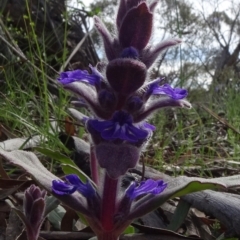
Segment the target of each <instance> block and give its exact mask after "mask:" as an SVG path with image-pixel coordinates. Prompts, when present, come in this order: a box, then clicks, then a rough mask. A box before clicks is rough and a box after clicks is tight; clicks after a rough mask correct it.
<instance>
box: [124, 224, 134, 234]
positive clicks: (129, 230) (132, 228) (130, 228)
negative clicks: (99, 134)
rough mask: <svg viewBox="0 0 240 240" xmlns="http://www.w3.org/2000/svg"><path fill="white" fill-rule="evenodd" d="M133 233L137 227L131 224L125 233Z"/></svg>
mask: <svg viewBox="0 0 240 240" xmlns="http://www.w3.org/2000/svg"><path fill="white" fill-rule="evenodd" d="M131 233H135V228H134V227H133V226H131V225H129V226H128V227H127V228H126V229H125V230H124V234H131Z"/></svg>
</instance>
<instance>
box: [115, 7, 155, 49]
mask: <svg viewBox="0 0 240 240" xmlns="http://www.w3.org/2000/svg"><path fill="white" fill-rule="evenodd" d="M152 21H153V14H152V13H151V12H150V11H149V9H148V6H147V5H146V3H145V2H142V3H141V4H139V5H138V6H137V7H134V8H132V9H131V10H129V11H128V13H127V15H126V16H125V17H124V20H123V22H122V25H121V27H120V31H119V42H120V44H121V46H122V47H123V48H127V47H134V48H136V49H138V50H142V49H143V48H145V47H146V45H147V44H148V42H149V39H150V37H151V34H152Z"/></svg>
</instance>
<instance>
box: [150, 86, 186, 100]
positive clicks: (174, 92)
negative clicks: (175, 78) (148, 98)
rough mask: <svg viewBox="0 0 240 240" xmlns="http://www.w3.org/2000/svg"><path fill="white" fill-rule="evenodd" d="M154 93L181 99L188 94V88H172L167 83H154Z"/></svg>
mask: <svg viewBox="0 0 240 240" xmlns="http://www.w3.org/2000/svg"><path fill="white" fill-rule="evenodd" d="M152 94H153V95H158V94H160V95H161V94H162V95H167V96H169V97H171V98H172V99H175V100H179V99H183V98H185V97H186V96H187V95H188V92H187V90H185V89H182V88H172V87H171V86H170V85H169V84H165V85H163V86H157V85H154V87H153V89H152Z"/></svg>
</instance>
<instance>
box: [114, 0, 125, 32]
mask: <svg viewBox="0 0 240 240" xmlns="http://www.w3.org/2000/svg"><path fill="white" fill-rule="evenodd" d="M126 13H127V4H126V0H120V3H119V7H118V13H117V19H116V25H117V29H118V31H119V29H120V27H121V24H122V20H123V18H124V16H125V15H126Z"/></svg>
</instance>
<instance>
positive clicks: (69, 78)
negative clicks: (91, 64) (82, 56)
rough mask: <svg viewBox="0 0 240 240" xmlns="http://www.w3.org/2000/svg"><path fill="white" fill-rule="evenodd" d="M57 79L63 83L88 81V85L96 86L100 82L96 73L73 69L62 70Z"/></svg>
mask: <svg viewBox="0 0 240 240" xmlns="http://www.w3.org/2000/svg"><path fill="white" fill-rule="evenodd" d="M58 81H59V82H60V83H62V84H63V85H65V84H69V83H72V82H77V81H82V82H86V83H89V84H90V85H93V86H96V85H98V84H99V83H100V81H101V78H100V76H99V75H97V74H96V73H93V74H89V73H88V71H86V70H83V71H81V70H74V71H67V72H62V73H61V74H60V78H58Z"/></svg>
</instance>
